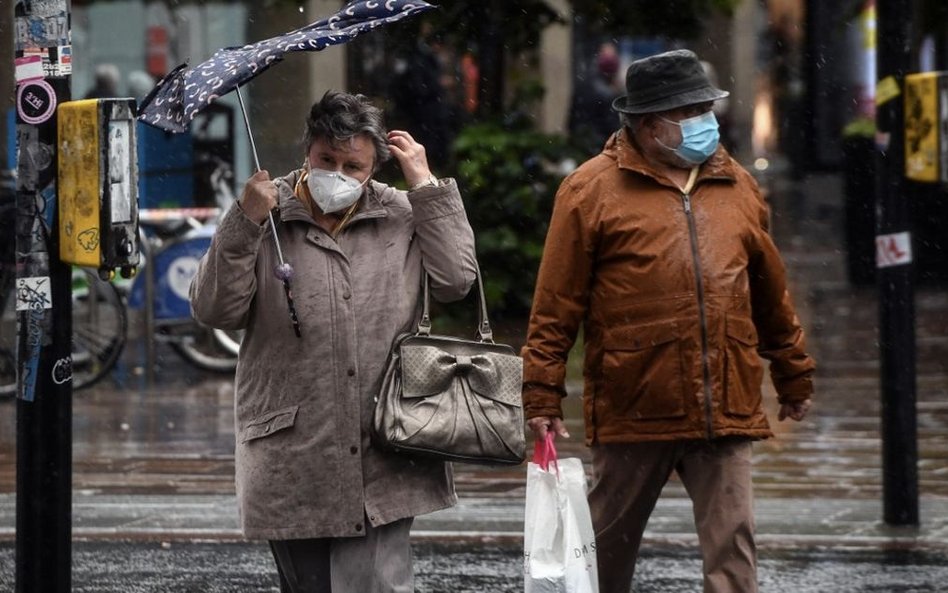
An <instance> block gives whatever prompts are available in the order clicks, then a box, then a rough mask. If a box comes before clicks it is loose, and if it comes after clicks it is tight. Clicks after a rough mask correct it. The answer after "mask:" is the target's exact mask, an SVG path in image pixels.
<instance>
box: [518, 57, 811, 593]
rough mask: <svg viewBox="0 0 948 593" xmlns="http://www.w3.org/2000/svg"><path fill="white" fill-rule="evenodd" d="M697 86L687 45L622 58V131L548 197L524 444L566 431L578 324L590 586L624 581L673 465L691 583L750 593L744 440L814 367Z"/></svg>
mask: <svg viewBox="0 0 948 593" xmlns="http://www.w3.org/2000/svg"><path fill="white" fill-rule="evenodd" d="M727 95H728V93H727V92H725V91H722V90H720V89H718V88H716V87H714V86H713V85H711V84H710V82H709V81H708V78H707V75H706V74H705V71H704V70H703V69H702V67H701V64H700V63H699V61H698V58H697V56H696V55H695V54H694V53H693V52H691V51H688V50H677V51H672V52H667V53H662V54H659V55H655V56H652V57H648V58H645V59H642V60H637V61H635V62H633V63H632V64H631V65H630V66H629V68H628V71H627V73H626V94H625V95H624V96H622V97H619V98H618V99H616V100H615V102H614V103H613V107H614V109H615V110H616V111H618V112H619V113H620V114H621V118H622V130H621V132H620V133H619V134H616V135H615V136H613V137H612V138H611V139H610V140H609V142H608V143H607V144H606V146H605V148H604V149H603V151H602V153H600V154H599V155H597V156H595V157H593V158H592V159H590V160H589V161H587V162H586V163H584V164H583V165H582V166H580V167H579V168H578V169H577V170H576V171H575V172H574V173H573V174H571V175H570V176H569V177H567V178H566V179H565V180H564V181H563V183H562V185H561V187H560V190H559V192H558V194H557V197H556V203H555V206H554V211H553V215H552V219H551V223H550V229H549V233H548V235H547V239H546V246H545V250H544V253H543V258H542V262H541V265H540V273H539V277H538V280H537V287H536V292H535V297H534V302H533V311H532V314H531V316H530V325H529V330H528V335H527V342H526V345H525V347H524V349H523V356H524V390H523V399H524V406H525V412H526V417H527V418H528V423H529V426H530V428H531V429H532V430H533V431H534V433H535V434H536V436H537V437H538V438H542V437H544V436H545V435H546V433H547V431H553V432H554V433H555V434H558V435H560V436H564V437H565V436H568V434H567V431H566V429H565V427H564V425H563V421H562V417H563V412H562V407H561V399H562V398H563V397H564V396H565V395H566V391H565V387H564V380H565V373H566V370H565V368H566V360H567V356H568V354H569V351H570V349H571V348H572V346H573V342H574V341H575V339H576V334H577V330H578V329H579V326H580V324H583V336H584V343H585V368H584V377H585V389H584V394H583V399H584V401H583V410H584V416H585V432H586V434H585V436H586V443H587V444H588V445H589V446H591V448H592V463H593V476H592V487H591V490H590V493H589V503H590V509H591V512H592V515H593V524H594V528H595V530H596V545H597V548H596V552H597V556H598V562H599V579H600V580H599V582H600V590H601V591H602V593H628V591H629V588H630V586H631V581H632V577H633V573H634V569H635V562H636V559H637V557H638V551H639V545H640V542H641V539H642V533H643V531H644V530H645V526H646V522H647V521H648V518H649V515H650V514H651V512H652V509H653V508H654V507H655V503H656V501H657V499H658V497H659V495H660V494H661V491H662V488H663V487H664V485H665V483H666V482H667V481H668V479H669V477H670V475H671V473H672V472H673V471H674V472H676V473H677V474H678V477H679V478H680V479H681V482H682V484H683V485H684V487H685V489H686V491H687V492H688V495H689V496H690V498H691V500H692V504H693V507H694V517H695V524H696V528H697V532H698V539H699V542H700V545H701V550H702V555H703V559H704V564H703V568H704V591H705V593H734V592H741V593H749V592H755V591H757V577H756V549H755V544H754V519H753V511H752V489H751V443H752V441H754V440H755V439H764V438H768V437H771V436H773V435H772V432H771V430H770V427H769V424H768V421H767V417H766V414H765V412H764V409H763V406H762V401H761V380H762V377H763V372H764V368H763V366H762V364H761V360H760V359H759V357H758V354H759V355H761V356H763V357H764V358H766V359H768V360H769V361H770V374H771V378H772V380H773V383H774V386H775V388H776V392H777V398H778V401H779V404H780V412H779V414H778V419H779V420H784V419H785V418H792V419H793V420H797V421H799V420H802V419H803V418H804V416H805V415H806V413H807V410H808V409H809V407H810V397H811V393H812V390H813V386H812V380H811V377H812V374H813V369H814V362H813V360H812V358H811V357H810V356H809V355H808V354H807V353H806V349H805V343H804V334H803V329H802V328H801V326H800V322H799V321H798V319H797V315H796V313H795V311H794V308H793V305H792V303H791V299H790V294H789V292H788V289H787V279H786V273H785V269H784V265H783V263H782V261H781V258H780V255H779V253H778V251H777V247H776V246H775V245H774V242H773V239H772V238H771V236H770V233H769V226H768V225H769V218H770V212H769V208H768V205H767V204H766V203H765V202H764V200H763V198H762V196H761V194H760V191H759V189H758V187H757V184H756V183H755V181H754V179H753V178H752V177H751V175H750V174H749V173H748V172H747V171H746V170H744V169H743V168H742V167H741V166H740V165H738V163H737V162H736V161H734V159H732V158H731V157H730V156H729V155H728V153H727V151H726V150H725V149H724V148H723V147H722V146H719V144H718V134H717V123H716V121H715V118H714V114H713V112H712V111H711V109H712V104H713V103H714V101H716V100H719V99H722V98H724V97H726V96H727Z"/></svg>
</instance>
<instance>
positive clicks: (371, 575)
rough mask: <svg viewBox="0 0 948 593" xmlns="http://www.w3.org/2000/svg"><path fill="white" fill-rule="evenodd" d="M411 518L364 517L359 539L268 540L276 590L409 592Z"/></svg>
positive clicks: (411, 577) (411, 583)
mask: <svg viewBox="0 0 948 593" xmlns="http://www.w3.org/2000/svg"><path fill="white" fill-rule="evenodd" d="M412 522H413V519H411V518H408V519H402V520H400V521H395V522H394V523H389V524H388V525H382V526H380V527H372V526H371V525H370V524H369V522H368V520H366V521H365V523H364V525H365V528H366V533H365V536H364V537H339V538H321V539H289V540H270V550H271V551H272V552H273V557H274V559H275V560H276V564H277V571H278V572H279V574H280V591H281V593H412V592H413V591H414V590H415V584H414V574H413V572H412V554H411V543H410V541H409V532H410V531H411V525H412Z"/></svg>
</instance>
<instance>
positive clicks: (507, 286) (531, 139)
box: [454, 119, 575, 321]
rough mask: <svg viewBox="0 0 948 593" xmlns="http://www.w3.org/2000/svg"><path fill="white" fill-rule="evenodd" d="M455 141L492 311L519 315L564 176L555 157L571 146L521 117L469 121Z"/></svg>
mask: <svg viewBox="0 0 948 593" xmlns="http://www.w3.org/2000/svg"><path fill="white" fill-rule="evenodd" d="M454 149H455V159H456V163H457V181H458V184H459V186H460V189H461V195H462V196H464V202H465V207H466V209H467V215H468V218H469V219H470V221H471V226H472V227H473V228H474V232H475V235H476V237H477V253H478V260H479V261H480V264H481V268H482V270H483V272H484V278H485V290H486V292H487V299H488V303H490V308H491V315H492V317H493V318H496V319H498V320H501V321H502V320H503V319H505V318H506V319H520V318H524V317H526V316H527V315H528V314H529V311H530V303H531V300H532V298H533V287H534V284H535V282H536V273H537V268H538V266H539V263H540V256H541V254H542V252H543V241H544V239H545V237H546V230H547V226H548V224H549V219H550V213H551V211H552V206H553V198H554V196H555V194H556V190H557V189H558V188H559V184H560V181H562V179H563V173H562V172H561V171H560V169H559V165H560V163H561V162H562V161H563V160H564V159H566V158H573V157H574V156H575V154H574V151H573V149H572V148H571V147H570V146H569V145H568V143H567V141H566V139H565V138H563V137H562V136H554V135H549V134H543V133H540V132H537V131H535V130H534V129H533V128H532V125H531V124H530V122H529V121H528V120H526V119H521V120H520V121H514V122H512V121H505V122H491V123H482V124H477V125H472V126H469V127H467V128H465V129H464V130H463V131H462V132H461V134H460V135H459V136H458V138H457V140H456V141H455V145H454Z"/></svg>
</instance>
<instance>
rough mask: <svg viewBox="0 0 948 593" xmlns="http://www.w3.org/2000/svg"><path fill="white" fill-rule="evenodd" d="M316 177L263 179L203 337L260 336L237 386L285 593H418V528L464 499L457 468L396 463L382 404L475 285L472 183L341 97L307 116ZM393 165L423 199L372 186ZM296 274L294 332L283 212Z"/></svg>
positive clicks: (254, 512) (262, 527)
mask: <svg viewBox="0 0 948 593" xmlns="http://www.w3.org/2000/svg"><path fill="white" fill-rule="evenodd" d="M304 147H305V164H304V166H303V168H302V169H300V170H297V171H294V172H292V173H290V174H289V175H287V176H286V177H282V178H279V179H276V180H274V181H271V180H270V177H269V175H268V174H267V172H266V171H258V172H257V173H256V174H254V175H253V176H252V177H251V178H250V180H249V181H248V182H247V185H246V187H245V189H244V192H243V195H242V197H241V199H240V200H239V202H238V203H237V204H236V205H235V206H234V207H233V208H232V209H231V210H230V211H229V212H228V213H227V215H226V216H225V217H224V219H223V221H222V222H221V224H220V225H219V227H218V229H217V233H216V235H215V236H214V239H213V241H212V242H211V247H210V249H209V251H208V253H207V255H206V256H205V257H204V259H203V260H202V262H201V266H200V268H199V270H198V273H197V275H196V276H195V278H194V281H193V283H192V285H191V306H192V308H193V312H194V317H195V318H196V319H197V320H198V321H200V322H201V323H204V324H207V325H210V326H213V327H219V328H224V329H245V330H246V333H245V337H244V340H243V343H242V344H241V349H240V358H239V363H238V365H237V377H236V397H235V412H236V483H237V499H238V505H239V508H240V518H241V524H242V527H243V531H244V535H245V536H246V537H248V538H251V539H266V540H269V541H270V546H271V549H272V551H273V554H274V557H275V559H276V563H277V567H278V569H279V572H280V576H281V588H282V591H284V592H287V591H289V592H292V593H302V592H306V593H309V592H314V591H320V592H322V591H331V592H333V593H344V592H359V593H366V592H370V591H372V592H376V591H378V592H382V591H411V590H412V587H413V586H412V568H411V548H410V546H409V538H408V536H409V529H410V527H411V523H412V518H413V517H414V516H416V515H419V514H423V513H429V512H432V511H435V510H439V509H442V508H445V507H448V506H451V505H452V504H454V502H455V501H456V496H455V493H454V485H453V481H452V475H451V469H450V466H448V465H446V464H444V463H441V462H434V461H423V460H419V459H412V458H408V457H402V456H399V455H398V454H395V453H389V452H387V451H383V450H379V449H378V448H376V446H375V445H374V444H373V443H372V442H371V441H370V438H369V435H370V426H371V418H372V413H373V410H374V397H375V395H376V393H377V391H378V388H379V384H380V382H381V377H382V372H383V369H384V366H385V362H386V359H387V356H388V352H389V347H390V345H391V343H392V341H393V339H394V338H395V337H396V336H397V335H398V334H400V333H402V332H405V331H410V330H411V329H412V328H413V327H414V324H415V322H416V321H417V317H418V315H419V311H420V304H421V298H422V295H421V286H422V283H421V280H422V276H421V275H422V273H423V272H427V273H428V274H429V276H430V277H431V291H432V295H433V296H434V298H436V299H438V300H441V301H451V300H458V299H460V298H462V297H464V295H465V294H467V292H468V290H469V288H470V287H471V285H472V284H473V282H474V279H475V257H474V236H473V232H472V231H471V227H470V225H469V224H468V221H467V217H466V215H465V213H464V208H463V204H462V202H461V196H460V194H459V193H458V189H457V185H456V184H455V182H454V180H451V179H447V180H441V181H439V180H437V179H436V178H434V176H433V175H432V174H431V171H430V170H429V168H428V162H427V159H426V156H425V149H424V147H423V146H421V145H420V144H418V143H417V142H415V141H414V140H413V139H412V137H411V136H410V135H409V134H408V133H407V132H403V131H394V130H393V131H391V132H388V133H386V131H385V129H384V127H383V123H382V114H381V112H380V111H379V110H378V109H377V108H375V107H373V106H372V105H370V104H369V103H367V102H366V100H365V98H364V97H362V96H361V95H350V94H347V93H342V92H333V91H330V92H328V93H326V95H325V96H324V97H323V98H322V100H320V101H318V102H317V103H316V104H314V105H313V107H312V109H311V111H310V114H309V117H308V118H307V120H306V132H305V135H304ZM392 155H394V157H395V159H396V160H397V161H398V163H399V165H400V166H401V170H402V173H403V174H404V176H405V181H406V182H407V185H408V187H409V188H410V189H409V191H407V192H405V191H402V190H398V189H395V188H393V187H389V186H387V185H385V184H382V183H379V182H377V181H375V180H373V179H372V176H373V175H374V173H375V172H376V171H378V169H379V166H380V165H381V164H382V163H383V162H385V161H386V160H388V159H389V158H390V157H391V156H392ZM273 209H276V211H275V212H274V218H275V220H277V221H278V222H277V224H276V226H277V235H278V238H279V244H280V247H281V248H282V252H283V256H284V259H285V261H286V262H287V263H288V264H290V265H291V266H292V268H293V273H292V280H291V284H292V289H293V299H294V301H295V305H296V309H297V312H298V318H299V323H300V326H301V333H302V336H301V337H297V336H296V335H295V333H294V329H293V325H292V323H291V320H290V316H289V314H288V309H287V302H286V296H285V294H284V292H283V286H282V283H281V280H280V278H279V277H278V276H277V275H276V274H275V270H276V268H277V266H278V262H279V257H278V255H277V251H276V244H275V242H274V240H273V237H272V236H271V229H270V225H269V224H268V213H269V212H270V211H271V210H273Z"/></svg>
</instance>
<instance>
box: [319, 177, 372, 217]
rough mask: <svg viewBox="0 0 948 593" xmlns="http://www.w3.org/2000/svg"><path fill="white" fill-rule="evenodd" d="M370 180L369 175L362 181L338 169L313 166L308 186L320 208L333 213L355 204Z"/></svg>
mask: <svg viewBox="0 0 948 593" xmlns="http://www.w3.org/2000/svg"><path fill="white" fill-rule="evenodd" d="M368 181H369V178H368V177H366V179H365V181H363V182H361V183H360V182H359V180H358V179H355V178H353V177H349V176H348V175H346V174H344V173H340V172H338V171H326V170H323V169H316V168H313V169H310V170H309V175H307V176H306V187H307V188H309V193H310V195H311V196H313V201H314V202H316V205H317V206H319V209H320V210H322V211H323V212H324V213H326V214H331V213H333V212H339V211H340V210H345V209H346V208H348V207H349V206H351V205H353V204H355V203H356V201H357V200H358V199H359V196H361V195H362V187H363V186H364V185H365V184H366V183H367V182H368Z"/></svg>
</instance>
